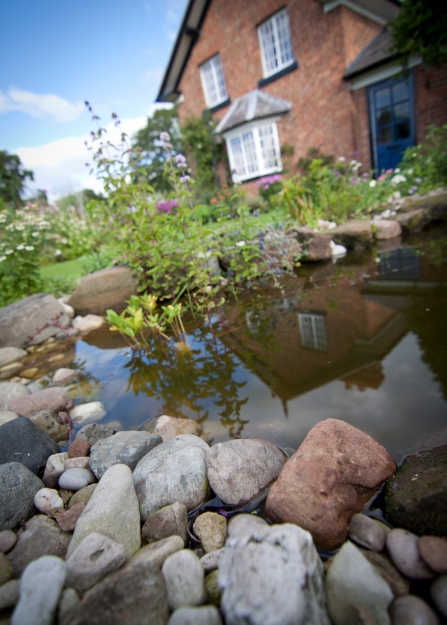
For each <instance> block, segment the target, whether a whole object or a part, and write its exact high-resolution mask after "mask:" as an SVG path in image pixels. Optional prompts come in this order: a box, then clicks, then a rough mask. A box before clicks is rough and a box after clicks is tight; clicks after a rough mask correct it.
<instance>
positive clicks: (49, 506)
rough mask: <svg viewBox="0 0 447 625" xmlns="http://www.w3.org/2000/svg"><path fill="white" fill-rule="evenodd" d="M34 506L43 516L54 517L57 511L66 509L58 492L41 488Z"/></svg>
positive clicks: (35, 497)
mask: <svg viewBox="0 0 447 625" xmlns="http://www.w3.org/2000/svg"><path fill="white" fill-rule="evenodd" d="M34 505H35V506H36V508H37V509H38V510H39V512H42V513H43V514H48V515H49V516H53V514H54V511H55V509H57V508H62V509H64V502H63V501H62V499H61V497H59V493H58V492H57V490H54V489H53V488H41V489H40V490H39V491H37V493H36V494H35V496H34Z"/></svg>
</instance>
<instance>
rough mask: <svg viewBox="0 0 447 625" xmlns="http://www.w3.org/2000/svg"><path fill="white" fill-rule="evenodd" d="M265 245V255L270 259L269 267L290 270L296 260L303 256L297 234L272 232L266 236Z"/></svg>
mask: <svg viewBox="0 0 447 625" xmlns="http://www.w3.org/2000/svg"><path fill="white" fill-rule="evenodd" d="M264 245H265V251H264V255H265V256H266V257H267V258H268V259H269V260H268V267H269V268H270V269H278V268H281V269H283V268H284V269H288V270H290V269H291V268H292V267H293V266H294V264H295V262H296V261H297V260H298V259H299V258H301V253H302V249H301V245H300V244H299V243H298V241H297V240H296V238H295V236H285V235H284V234H281V235H279V233H270V234H267V235H266V236H265V238H264Z"/></svg>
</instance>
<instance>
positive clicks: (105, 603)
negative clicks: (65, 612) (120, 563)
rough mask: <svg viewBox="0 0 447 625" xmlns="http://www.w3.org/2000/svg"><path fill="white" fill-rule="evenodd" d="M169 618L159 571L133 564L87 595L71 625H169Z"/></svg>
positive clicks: (156, 568) (148, 564)
mask: <svg viewBox="0 0 447 625" xmlns="http://www.w3.org/2000/svg"><path fill="white" fill-rule="evenodd" d="M168 618H169V610H168V601H167V596H166V585H165V582H164V579H163V576H162V574H161V572H160V569H159V567H158V566H157V565H155V564H153V563H143V562H139V563H132V562H129V563H128V564H127V565H126V566H124V567H123V568H122V569H120V570H119V571H116V572H115V573H112V575H108V576H107V577H106V578H105V579H103V580H102V581H100V582H99V583H98V584H96V585H95V586H94V587H93V588H92V589H91V590H89V591H88V592H87V593H86V595H85V596H84V598H83V600H82V601H81V604H80V606H79V607H78V609H77V611H76V615H75V616H74V617H73V618H72V620H71V621H70V625H104V624H105V623H107V625H123V624H124V623H125V625H144V624H146V623H148V624H149V623H150V625H166V623H167V622H168Z"/></svg>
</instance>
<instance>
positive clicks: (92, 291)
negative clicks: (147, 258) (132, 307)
mask: <svg viewBox="0 0 447 625" xmlns="http://www.w3.org/2000/svg"><path fill="white" fill-rule="evenodd" d="M136 294H137V281H136V280H135V278H134V277H133V276H132V273H131V271H130V269H129V268H128V267H111V268H108V269H101V270H100V271H95V272H94V273H91V274H90V275H88V276H85V277H84V278H82V279H81V281H80V282H79V284H78V286H77V288H76V289H75V290H74V291H73V293H72V294H71V295H70V299H69V300H68V302H67V304H68V305H69V306H72V307H73V308H74V309H75V310H76V311H77V312H78V313H80V314H82V315H84V314H86V313H95V314H97V315H102V314H104V313H105V312H106V310H107V309H108V308H112V309H113V310H117V308H121V309H122V308H123V302H125V301H126V300H127V299H129V297H130V296H131V295H136Z"/></svg>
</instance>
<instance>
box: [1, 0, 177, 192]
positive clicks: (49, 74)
mask: <svg viewBox="0 0 447 625" xmlns="http://www.w3.org/2000/svg"><path fill="white" fill-rule="evenodd" d="M186 4H187V0H165V2H157V1H156V0H130V1H129V0H127V2H126V1H125V0H64V1H63V2H61V1H60V0H57V1H56V0H45V1H44V2H36V0H14V1H13V2H2V3H1V8H0V58H1V59H2V63H1V66H0V149H6V150H8V151H9V152H13V153H17V154H18V155H19V156H20V158H21V160H22V162H23V163H24V165H26V166H27V167H30V168H31V169H33V170H34V172H35V175H36V183H35V185H34V186H36V187H38V188H46V189H48V190H49V191H50V193H51V195H52V196H53V197H54V196H55V195H58V194H61V193H62V194H63V193H65V192H70V191H72V190H76V189H77V188H81V187H82V186H87V183H88V182H89V181H88V179H87V178H86V170H85V165H84V163H85V161H86V155H85V153H84V152H83V147H82V146H83V141H84V138H85V136H86V135H87V134H88V132H89V131H90V129H91V127H92V124H91V121H90V116H89V114H88V113H87V112H86V110H85V107H84V104H83V103H84V101H85V100H88V101H89V102H90V103H91V104H92V106H93V107H94V110H95V112H96V113H97V114H98V115H100V116H101V118H102V121H103V124H106V123H108V122H109V120H110V115H111V113H112V112H116V113H118V115H119V117H120V119H122V120H124V127H125V129H126V130H127V131H128V132H130V133H132V132H135V131H136V130H137V129H138V128H140V127H142V126H143V125H144V122H145V117H146V116H147V115H148V114H150V113H151V112H152V111H153V102H154V100H155V98H156V95H157V91H158V87H159V85H160V81H161V78H162V75H163V72H164V69H165V67H166V65H167V62H168V59H169V55H170V53H171V50H172V46H173V42H174V39H175V36H176V33H177V30H178V27H179V25H180V22H181V19H182V16H183V13H184V10H185V8H186ZM88 186H95V184H94V183H92V184H89V185H88Z"/></svg>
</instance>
